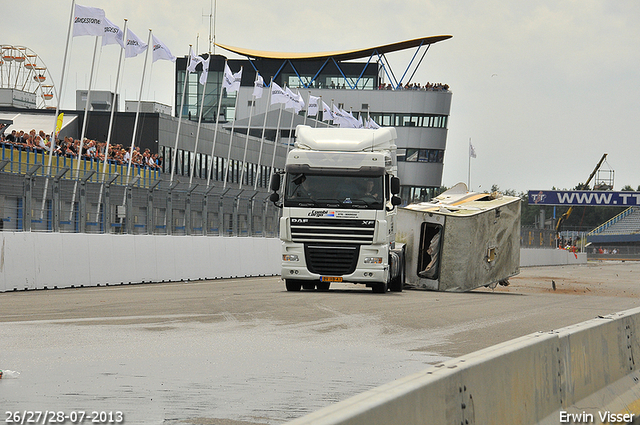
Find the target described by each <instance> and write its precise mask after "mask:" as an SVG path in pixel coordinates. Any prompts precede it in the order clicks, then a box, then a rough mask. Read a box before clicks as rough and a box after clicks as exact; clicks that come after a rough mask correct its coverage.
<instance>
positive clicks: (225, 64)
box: [207, 59, 237, 187]
mask: <svg viewBox="0 0 640 425" xmlns="http://www.w3.org/2000/svg"><path fill="white" fill-rule="evenodd" d="M224 66H225V69H226V66H227V60H226V59H225V60H224ZM223 72H224V71H223ZM223 86H224V84H222V83H221V84H220V99H219V100H218V113H217V115H216V129H215V130H214V132H213V145H212V146H211V163H210V164H211V167H209V172H208V173H207V187H209V182H210V180H211V173H212V172H213V158H215V157H214V154H215V149H216V140H217V138H218V121H220V106H221V105H222V92H223V91H224V87H223ZM236 99H237V98H236Z"/></svg>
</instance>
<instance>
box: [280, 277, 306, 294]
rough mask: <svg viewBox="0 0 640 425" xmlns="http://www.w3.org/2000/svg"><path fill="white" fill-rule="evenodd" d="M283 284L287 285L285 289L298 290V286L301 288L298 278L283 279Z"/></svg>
mask: <svg viewBox="0 0 640 425" xmlns="http://www.w3.org/2000/svg"><path fill="white" fill-rule="evenodd" d="M284 284H285V286H286V287H287V291H295V292H297V291H300V288H302V282H300V281H299V280H294V279H285V281H284Z"/></svg>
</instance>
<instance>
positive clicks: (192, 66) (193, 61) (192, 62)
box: [187, 47, 204, 72]
mask: <svg viewBox="0 0 640 425" xmlns="http://www.w3.org/2000/svg"><path fill="white" fill-rule="evenodd" d="M202 62H204V59H202V58H201V57H200V56H196V55H195V53H193V49H192V48H191V47H189V66H188V67H187V71H189V72H196V66H198V64H199V63H202Z"/></svg>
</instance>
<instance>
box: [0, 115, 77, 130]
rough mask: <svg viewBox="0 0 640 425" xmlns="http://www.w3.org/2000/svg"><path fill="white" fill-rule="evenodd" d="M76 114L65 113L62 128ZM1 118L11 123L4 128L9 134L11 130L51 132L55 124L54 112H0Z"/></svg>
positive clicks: (0, 119) (72, 119) (74, 117)
mask: <svg viewBox="0 0 640 425" xmlns="http://www.w3.org/2000/svg"><path fill="white" fill-rule="evenodd" d="M76 118H78V116H77V115H70V114H65V115H64V118H63V119H62V129H64V128H65V127H66V126H67V125H69V124H70V123H72V122H73V121H74V120H75V119H76ZM3 120H5V121H10V122H11V124H10V125H9V127H8V128H6V129H5V130H4V134H9V133H11V131H13V130H16V131H21V130H22V131H24V132H25V133H28V132H29V131H31V130H36V131H38V132H39V131H40V130H43V131H44V132H45V133H51V132H52V131H53V129H54V126H55V124H56V123H55V116H54V114H51V115H49V114H30V113H27V112H25V113H15V112H0V122H2V121H3Z"/></svg>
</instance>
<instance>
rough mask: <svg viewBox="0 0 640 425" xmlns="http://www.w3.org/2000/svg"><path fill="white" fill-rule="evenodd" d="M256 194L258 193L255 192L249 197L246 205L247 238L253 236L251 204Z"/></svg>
mask: <svg viewBox="0 0 640 425" xmlns="http://www.w3.org/2000/svg"><path fill="white" fill-rule="evenodd" d="M258 193H260V192H256V193H254V194H253V195H251V198H249V203H248V204H247V236H253V235H254V234H255V231H254V228H253V227H254V226H253V203H254V201H255V198H256V195H258Z"/></svg>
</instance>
